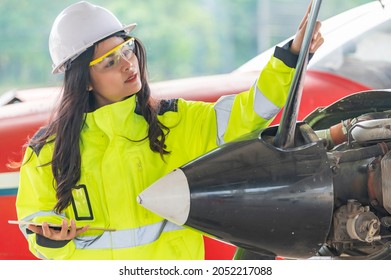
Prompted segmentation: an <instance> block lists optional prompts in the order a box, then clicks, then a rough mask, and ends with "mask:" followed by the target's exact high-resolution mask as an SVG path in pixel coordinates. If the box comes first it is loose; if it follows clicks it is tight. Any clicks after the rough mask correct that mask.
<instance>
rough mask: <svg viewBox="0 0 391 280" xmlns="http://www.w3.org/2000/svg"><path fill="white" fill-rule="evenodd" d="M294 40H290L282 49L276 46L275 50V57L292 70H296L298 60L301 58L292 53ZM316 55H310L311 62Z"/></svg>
mask: <svg viewBox="0 0 391 280" xmlns="http://www.w3.org/2000/svg"><path fill="white" fill-rule="evenodd" d="M292 42H293V39H292V40H290V41H289V42H288V43H286V44H285V45H283V46H282V47H279V46H276V48H275V50H274V57H276V58H278V59H279V60H281V61H282V62H284V63H285V64H286V65H287V66H288V67H290V68H296V65H297V60H298V58H299V55H298V54H294V53H292V52H291V51H290V50H289V48H290V46H291V45H292ZM313 55H314V54H313V53H310V54H309V60H311V58H312V56H313Z"/></svg>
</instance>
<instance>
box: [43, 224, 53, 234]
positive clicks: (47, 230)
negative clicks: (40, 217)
mask: <svg viewBox="0 0 391 280" xmlns="http://www.w3.org/2000/svg"><path fill="white" fill-rule="evenodd" d="M42 235H43V236H45V237H47V238H50V237H51V236H52V232H51V230H50V228H49V224H48V223H47V222H43V223H42Z"/></svg>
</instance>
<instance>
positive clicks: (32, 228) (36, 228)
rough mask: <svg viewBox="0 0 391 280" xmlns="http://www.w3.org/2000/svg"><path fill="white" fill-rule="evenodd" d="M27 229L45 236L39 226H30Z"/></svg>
mask: <svg viewBox="0 0 391 280" xmlns="http://www.w3.org/2000/svg"><path fill="white" fill-rule="evenodd" d="M27 228H28V229H29V230H31V231H32V232H34V233H37V234H40V235H43V232H42V227H38V226H33V225H29V226H28V227H27Z"/></svg>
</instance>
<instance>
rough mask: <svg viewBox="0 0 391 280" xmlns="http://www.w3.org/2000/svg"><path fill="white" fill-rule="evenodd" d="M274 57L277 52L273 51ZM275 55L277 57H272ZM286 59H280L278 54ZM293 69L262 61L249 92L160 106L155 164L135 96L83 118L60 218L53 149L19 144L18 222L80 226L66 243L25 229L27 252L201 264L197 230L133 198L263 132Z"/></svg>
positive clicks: (280, 102)
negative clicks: (77, 170)
mask: <svg viewBox="0 0 391 280" xmlns="http://www.w3.org/2000/svg"><path fill="white" fill-rule="evenodd" d="M279 51H280V52H281V49H279ZM282 52H284V51H282ZM288 56H289V55H288ZM293 73H294V69H293V68H291V67H288V66H287V65H286V64H285V63H283V62H282V61H281V60H280V59H278V58H276V57H272V58H271V60H270V61H269V63H268V65H267V66H266V67H265V69H264V70H263V71H262V72H261V74H260V77H259V79H258V80H257V82H256V83H255V84H254V86H253V87H252V88H251V89H250V90H249V91H246V92H243V93H240V94H238V95H234V96H225V97H223V98H221V99H219V100H218V101H217V102H216V103H204V102H195V101H193V102H192V101H185V100H183V99H177V100H169V101H165V103H164V106H162V110H161V112H160V114H159V119H160V121H161V122H162V123H163V124H165V125H166V126H168V127H169V128H170V133H169V134H168V137H167V140H166V145H167V149H168V150H169V151H170V152H171V153H170V154H168V155H166V156H165V157H164V160H165V162H163V161H162V159H161V158H160V155H159V154H158V153H154V152H152V151H151V150H150V148H149V145H148V140H143V141H132V140H140V139H144V138H145V137H146V133H147V123H146V121H145V120H144V118H143V117H142V116H141V115H140V114H138V113H137V104H136V98H135V96H132V97H130V98H128V99H126V100H124V101H121V102H117V103H114V104H111V105H107V106H104V107H101V108H99V109H98V110H96V111H94V112H92V113H88V114H87V116H86V123H85V125H84V127H83V129H82V133H81V141H80V147H81V157H82V165H81V168H82V172H81V178H80V181H79V183H78V188H77V189H75V190H74V191H73V201H72V204H71V205H70V206H69V207H68V208H67V209H66V210H65V211H64V213H62V214H61V215H57V214H55V213H54V212H53V211H52V209H53V206H54V205H55V203H56V194H55V187H54V186H53V185H54V183H53V182H54V179H53V175H52V171H51V166H50V165H45V164H46V163H48V162H50V160H51V158H52V153H53V144H52V143H51V144H46V145H44V146H43V147H41V148H40V149H37V147H29V148H28V149H27V151H26V153H25V158H24V164H23V166H22V167H21V170H20V185H19V190H18V194H17V202H16V207H17V214H18V218H19V220H24V221H34V222H43V221H46V222H51V223H57V224H59V223H60V221H61V220H62V219H63V218H68V219H75V220H76V224H77V225H78V226H84V225H90V226H91V227H104V228H114V229H115V231H101V230H88V231H87V232H85V233H84V234H83V235H82V236H78V237H77V238H75V239H74V240H71V241H52V240H49V239H47V238H44V237H42V236H38V235H36V234H35V233H31V232H29V231H28V230H26V227H25V226H21V231H22V232H23V234H24V235H25V236H26V238H27V240H28V243H29V248H30V250H31V252H32V253H33V254H34V255H36V256H37V257H39V258H42V259H139V260H141V259H162V260H163V259H187V260H190V259H203V258H204V246H203V238H202V235H201V234H200V233H199V232H196V231H193V230H190V229H185V228H182V227H179V226H177V225H174V224H172V223H170V222H167V221H165V220H163V219H162V218H161V217H160V216H158V215H156V214H154V213H151V212H149V211H148V210H146V209H145V208H143V207H142V206H140V205H139V204H138V203H137V202H136V197H137V195H138V194H139V193H140V192H142V191H143V190H144V189H145V188H147V187H148V186H149V185H151V184H152V183H153V182H154V181H156V180H157V179H158V178H160V177H162V176H164V175H166V174H167V173H169V172H170V171H172V170H174V169H175V168H177V167H179V166H181V165H183V164H185V163H187V162H189V161H190V160H192V159H194V158H196V157H198V156H200V155H202V154H204V153H206V152H208V151H210V150H211V149H213V148H216V147H217V146H218V145H219V144H222V143H224V142H227V141H231V140H233V139H234V138H236V137H238V136H239V135H241V134H244V133H247V132H250V131H253V130H255V129H261V128H264V127H267V126H268V125H269V124H270V122H271V121H272V119H273V117H274V116H275V115H276V114H277V113H278V111H279V110H280V108H281V107H282V106H283V105H284V104H285V101H286V98H287V93H288V91H289V86H290V83H291V79H292V76H293Z"/></svg>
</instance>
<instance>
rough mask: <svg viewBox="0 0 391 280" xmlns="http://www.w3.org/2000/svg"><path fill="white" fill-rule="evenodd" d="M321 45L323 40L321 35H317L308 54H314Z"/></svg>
mask: <svg viewBox="0 0 391 280" xmlns="http://www.w3.org/2000/svg"><path fill="white" fill-rule="evenodd" d="M323 43H324V38H323V36H322V35H321V34H319V36H318V38H317V39H316V40H315V41H313V42H311V46H310V52H311V53H314V52H316V51H317V50H318V49H319V48H320V46H321V45H322V44H323Z"/></svg>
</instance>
